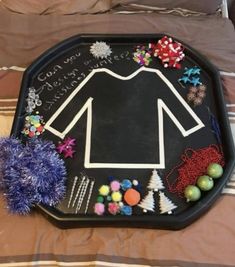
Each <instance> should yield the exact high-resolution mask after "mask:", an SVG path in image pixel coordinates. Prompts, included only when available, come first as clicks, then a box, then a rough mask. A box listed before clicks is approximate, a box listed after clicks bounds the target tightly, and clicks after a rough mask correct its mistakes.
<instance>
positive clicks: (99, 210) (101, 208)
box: [94, 203, 105, 215]
mask: <svg viewBox="0 0 235 267" xmlns="http://www.w3.org/2000/svg"><path fill="white" fill-rule="evenodd" d="M104 210H105V207H104V204H103V203H95V206H94V212H95V213H96V214H97V215H103V214H104Z"/></svg>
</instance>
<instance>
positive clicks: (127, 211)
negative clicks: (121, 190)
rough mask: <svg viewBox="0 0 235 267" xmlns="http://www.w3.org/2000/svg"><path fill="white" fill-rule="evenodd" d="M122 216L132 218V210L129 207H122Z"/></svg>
mask: <svg viewBox="0 0 235 267" xmlns="http://www.w3.org/2000/svg"><path fill="white" fill-rule="evenodd" d="M121 214H123V215H127V216H130V215H132V208H131V207H130V206H128V205H123V206H122V207H121Z"/></svg>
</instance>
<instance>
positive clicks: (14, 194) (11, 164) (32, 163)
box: [0, 138, 66, 214]
mask: <svg viewBox="0 0 235 267" xmlns="http://www.w3.org/2000/svg"><path fill="white" fill-rule="evenodd" d="M0 151H1V153H0V164H1V166H0V168H1V171H2V175H3V187H4V190H5V194H6V198H7V203H8V207H9V209H10V211H11V212H13V213H20V214H26V213H28V212H29V211H30V208H31V207H32V206H34V205H35V204H38V203H42V204H46V205H50V206H54V205H56V204H58V202H59V201H60V200H61V198H62V197H63V196H64V194H65V177H66V169H65V165H64V162H63V160H62V159H60V158H59V155H58V154H57V152H56V150H55V146H54V144H53V143H52V142H51V141H44V140H40V139H31V140H30V141H29V143H27V144H26V146H24V145H22V144H21V142H20V141H19V140H17V139H14V138H8V139H5V140H1V141H0ZM2 151H3V152H2ZM3 156H5V160H3V158H2V157H3ZM0 174H1V173H0Z"/></svg>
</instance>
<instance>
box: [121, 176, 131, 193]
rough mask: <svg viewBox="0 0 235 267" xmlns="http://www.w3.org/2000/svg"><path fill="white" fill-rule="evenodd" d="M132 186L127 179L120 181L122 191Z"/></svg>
mask: <svg viewBox="0 0 235 267" xmlns="http://www.w3.org/2000/svg"><path fill="white" fill-rule="evenodd" d="M131 187H132V183H131V181H130V180H129V179H124V180H123V181H122V183H121V188H122V190H123V191H126V190H127V189H129V188H131Z"/></svg>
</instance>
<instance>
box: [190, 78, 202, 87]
mask: <svg viewBox="0 0 235 267" xmlns="http://www.w3.org/2000/svg"><path fill="white" fill-rule="evenodd" d="M190 83H191V84H192V85H193V86H198V85H201V84H202V83H201V82H200V78H199V77H192V79H191V80H190Z"/></svg>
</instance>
